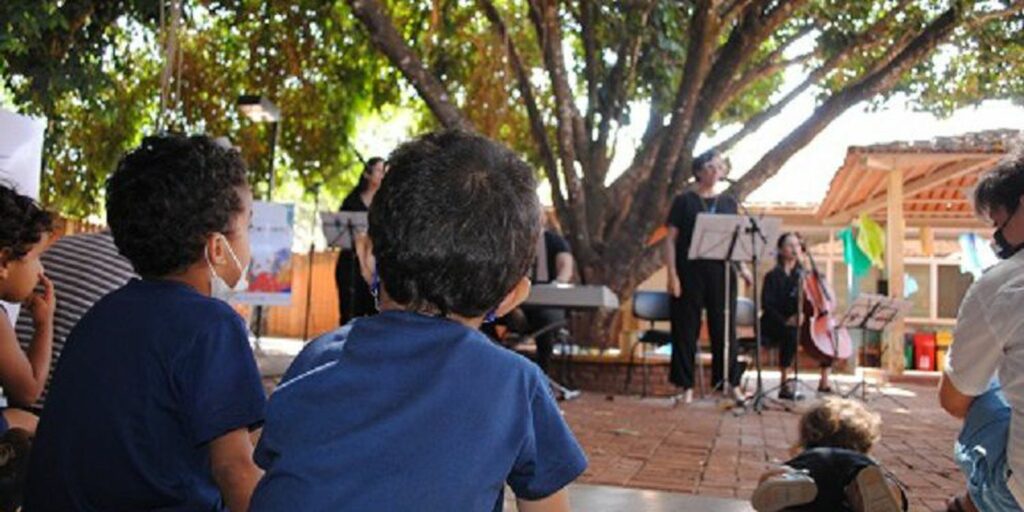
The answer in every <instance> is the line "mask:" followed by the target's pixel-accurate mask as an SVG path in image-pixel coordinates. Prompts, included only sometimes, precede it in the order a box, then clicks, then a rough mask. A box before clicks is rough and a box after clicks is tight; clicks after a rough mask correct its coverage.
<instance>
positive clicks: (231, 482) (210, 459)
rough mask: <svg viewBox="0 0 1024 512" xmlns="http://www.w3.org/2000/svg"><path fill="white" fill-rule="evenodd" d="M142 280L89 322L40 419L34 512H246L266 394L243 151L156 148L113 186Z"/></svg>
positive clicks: (119, 224)
mask: <svg viewBox="0 0 1024 512" xmlns="http://www.w3.org/2000/svg"><path fill="white" fill-rule="evenodd" d="M106 192H107V195H106V197H107V222H108V223H109V225H110V229H111V233H112V235H113V237H114V242H115V244H116V245H117V248H118V250H119V252H120V253H121V254H122V255H123V256H124V257H125V258H127V259H128V260H129V261H130V262H131V264H132V266H133V268H134V269H135V271H136V273H137V274H138V275H140V276H142V278H141V279H135V280H132V281H130V282H129V283H128V284H126V285H125V286H124V287H122V288H120V289H118V290H116V291H114V292H112V293H111V294H109V295H107V296H106V297H104V298H103V299H101V300H100V301H99V302H97V303H96V305H95V306H93V308H92V309H90V310H89V312H88V313H86V315H85V316H84V317H83V318H82V319H81V321H80V322H79V323H78V325H77V326H76V327H75V329H74V330H73V331H72V333H71V335H70V336H69V337H68V339H67V344H66V346H65V348H64V351H63V353H62V355H61V360H60V364H59V365H58V368H57V371H56V372H55V374H54V378H53V383H52V385H51V387H50V392H49V395H48V398H47V403H46V408H45V409H44V411H43V414H42V418H41V419H40V423H39V429H38V435H37V439H36V446H35V448H34V453H33V456H32V461H31V464H30V467H29V476H28V485H27V492H26V501H25V510H27V511H51V510H52V511H58V510H62V511H63V510H233V511H242V510H247V509H248V505H249V499H250V496H251V494H252V490H253V488H254V487H255V485H256V482H257V481H258V480H259V477H260V476H261V471H260V470H259V469H258V468H257V467H256V466H255V464H254V463H253V460H252V451H253V444H252V440H251V437H250V432H251V431H252V430H253V429H255V428H257V427H259V426H260V425H261V424H262V421H263V409H264V404H265V395H264V392H263V386H262V383H261V380H260V375H259V372H258V370H257V367H256V362H255V359H254V357H253V353H252V350H251V348H250V346H249V339H248V331H247V329H246V327H245V322H244V321H243V320H242V318H241V317H240V316H239V315H238V314H237V313H236V312H235V311H234V310H233V309H232V308H231V307H230V306H229V305H228V304H227V302H225V300H226V299H227V298H228V297H230V296H231V295H232V294H233V293H234V292H236V291H239V290H242V289H244V288H245V274H246V267H247V266H248V263H249V260H250V249H249V238H248V225H249V221H250V218H251V215H252V213H251V212H252V194H251V192H250V190H249V187H248V184H247V180H246V169H245V166H244V164H243V163H242V160H241V158H240V157H239V155H238V153H237V152H236V151H234V150H231V149H225V148H223V147H221V146H218V145H217V144H216V143H215V142H214V141H213V140H211V139H209V138H207V137H201V136H196V137H184V136H179V135H167V136H159V137H148V138H146V139H145V140H144V141H143V142H142V145H141V146H140V147H138V148H136V149H135V150H133V151H132V152H130V153H129V154H127V155H126V156H125V157H124V158H122V159H121V161H120V163H119V164H118V167H117V169H116V170H115V172H114V173H113V175H111V177H110V179H109V181H108V182H107V190H106Z"/></svg>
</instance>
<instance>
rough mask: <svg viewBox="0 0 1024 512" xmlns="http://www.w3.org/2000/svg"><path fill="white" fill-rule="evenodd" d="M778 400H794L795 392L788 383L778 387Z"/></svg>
mask: <svg viewBox="0 0 1024 512" xmlns="http://www.w3.org/2000/svg"><path fill="white" fill-rule="evenodd" d="M779 400H796V393H794V392H793V388H792V387H790V386H789V385H783V386H782V387H781V388H779Z"/></svg>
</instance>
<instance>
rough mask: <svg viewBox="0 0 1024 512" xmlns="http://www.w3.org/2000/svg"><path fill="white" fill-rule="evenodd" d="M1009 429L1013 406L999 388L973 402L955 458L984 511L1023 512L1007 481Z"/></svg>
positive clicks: (972, 494)
mask: <svg viewBox="0 0 1024 512" xmlns="http://www.w3.org/2000/svg"><path fill="white" fill-rule="evenodd" d="M1009 429H1010V404H1008V403H1007V402H1006V398H1005V397H1004V396H1003V393H1002V391H1001V390H1000V388H999V386H997V385H993V386H992V387H991V388H989V390H988V391H986V392H985V393H983V394H982V395H980V396H978V397H977V398H975V399H974V401H973V402H971V407H970V409H968V410H967V417H966V418H964V427H963V430H961V431H960V437H959V438H957V441H956V445H955V448H954V451H953V458H954V459H955V460H956V463H957V464H958V465H959V466H960V469H961V470H962V471H963V472H964V475H966V476H967V492H968V493H970V495H971V500H972V501H973V502H974V505H975V506H977V507H978V510H980V511H981V512H1013V511H1020V510H1021V508H1020V505H1018V504H1017V500H1016V499H1014V497H1013V495H1012V494H1010V489H1009V488H1008V487H1007V486H1006V480H1007V479H1008V478H1009V476H1010V474H1011V472H1010V467H1009V465H1008V462H1007V460H1006V444H1007V439H1008V436H1009Z"/></svg>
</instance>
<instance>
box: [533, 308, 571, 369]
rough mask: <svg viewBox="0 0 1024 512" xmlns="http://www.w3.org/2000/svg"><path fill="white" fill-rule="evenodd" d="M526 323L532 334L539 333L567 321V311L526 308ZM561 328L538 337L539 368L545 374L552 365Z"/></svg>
mask: <svg viewBox="0 0 1024 512" xmlns="http://www.w3.org/2000/svg"><path fill="white" fill-rule="evenodd" d="M523 313H524V314H526V321H527V323H528V324H529V326H530V332H537V331H539V330H540V329H543V328H545V327H548V326H551V325H553V324H555V323H561V322H564V321H565V310H564V309H559V308H532V307H524V308H523ZM560 329H561V328H560V327H559V328H555V329H551V330H549V331H547V332H545V333H544V334H541V335H540V336H537V339H536V342H537V366H540V369H541V370H544V372H545V373H547V371H548V366H549V365H550V363H551V352H552V350H553V348H554V345H555V342H556V341H557V339H558V331H559V330H560Z"/></svg>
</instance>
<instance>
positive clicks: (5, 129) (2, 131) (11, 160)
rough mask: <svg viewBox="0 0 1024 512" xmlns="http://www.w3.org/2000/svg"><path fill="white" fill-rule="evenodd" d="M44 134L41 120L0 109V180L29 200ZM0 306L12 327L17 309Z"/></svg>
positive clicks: (38, 170) (36, 183)
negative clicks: (5, 312)
mask: <svg viewBox="0 0 1024 512" xmlns="http://www.w3.org/2000/svg"><path fill="white" fill-rule="evenodd" d="M45 131H46V120H45V119H39V118H34V117H27V116H23V115H19V114H15V113H14V112H8V111H6V110H4V109H2V108H0V180H2V181H3V182H4V183H5V184H7V185H12V186H13V187H14V188H15V190H17V191H18V193H20V194H22V195H26V196H29V197H31V198H33V199H39V185H40V179H41V172H42V167H43V134H44V132H45ZM3 307H4V309H6V310H7V315H8V316H9V317H10V320H11V324H12V325H13V324H14V322H16V321H17V319H18V313H19V312H20V309H21V306H20V305H18V304H10V303H6V302H5V303H3Z"/></svg>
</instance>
